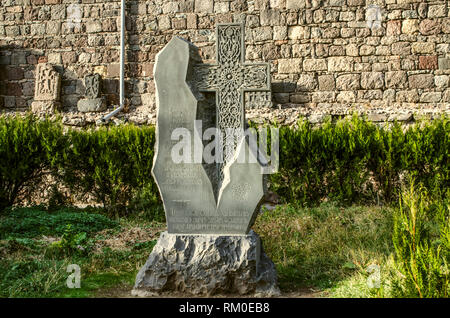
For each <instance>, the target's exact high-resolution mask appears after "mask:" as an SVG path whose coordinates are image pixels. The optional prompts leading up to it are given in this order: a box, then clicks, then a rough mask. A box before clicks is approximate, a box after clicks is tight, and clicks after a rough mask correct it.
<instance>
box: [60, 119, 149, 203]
mask: <svg viewBox="0 0 450 318" xmlns="http://www.w3.org/2000/svg"><path fill="white" fill-rule="evenodd" d="M154 133H155V131H154V128H153V127H143V128H138V127H136V126H133V125H123V126H121V127H112V128H109V127H102V128H100V129H98V130H95V131H92V130H88V131H75V130H71V131H70V132H69V139H70V147H68V148H66V149H65V150H64V156H63V160H60V161H59V164H58V169H59V176H60V179H61V180H62V181H63V182H64V183H65V184H66V185H67V186H68V187H69V189H70V190H71V191H72V192H73V193H78V194H81V196H85V195H86V194H93V195H94V196H95V198H96V199H97V201H98V202H101V203H103V204H104V206H105V207H107V208H117V209H121V208H122V207H123V206H124V205H126V204H127V203H128V202H129V200H130V199H131V198H132V196H133V193H134V192H136V189H142V188H144V187H147V188H148V189H150V190H151V191H152V192H153V193H155V194H156V193H157V188H156V185H155V184H154V182H153V179H152V177H151V173H150V171H151V167H152V163H153V147H154Z"/></svg>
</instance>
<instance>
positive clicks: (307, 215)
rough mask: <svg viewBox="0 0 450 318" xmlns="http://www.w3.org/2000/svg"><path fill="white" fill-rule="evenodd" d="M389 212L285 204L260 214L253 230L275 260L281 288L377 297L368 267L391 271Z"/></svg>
mask: <svg viewBox="0 0 450 318" xmlns="http://www.w3.org/2000/svg"><path fill="white" fill-rule="evenodd" d="M392 212H393V211H392V209H391V208H385V207H376V206H373V207H362V206H353V207H349V208H340V207H338V206H335V205H333V204H323V205H321V206H320V207H317V208H311V209H308V208H298V207H295V206H293V205H285V206H279V207H277V208H276V209H275V210H273V211H266V212H264V213H263V215H261V216H260V217H259V218H258V219H257V222H256V224H255V226H254V229H255V231H256V232H257V233H259V234H260V236H261V238H262V241H263V246H264V249H265V251H266V252H267V254H268V255H269V256H270V257H271V258H272V260H273V261H274V263H275V264H276V267H277V271H278V277H279V284H280V288H281V289H282V290H284V291H295V290H296V289H299V288H304V287H315V288H319V289H320V290H322V291H325V295H327V296H328V297H340V296H345V297H346V296H353V297H354V296H360V297H361V296H377V295H378V294H379V293H380V289H377V290H370V288H368V286H367V283H366V281H367V278H368V277H369V275H370V274H369V273H368V272H367V268H368V267H369V266H370V265H372V264H377V265H379V266H380V267H381V271H382V272H383V273H384V271H386V270H388V269H389V271H390V268H391V263H389V256H390V255H391V253H392V252H393V246H392V239H391V236H392ZM385 267H386V268H385ZM382 276H383V275H382ZM385 283H387V282H386V281H385Z"/></svg>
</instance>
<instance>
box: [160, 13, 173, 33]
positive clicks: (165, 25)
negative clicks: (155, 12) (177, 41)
mask: <svg viewBox="0 0 450 318" xmlns="http://www.w3.org/2000/svg"><path fill="white" fill-rule="evenodd" d="M158 28H159V29H160V30H161V31H166V30H170V28H171V21H170V17H169V16H167V15H161V16H158Z"/></svg>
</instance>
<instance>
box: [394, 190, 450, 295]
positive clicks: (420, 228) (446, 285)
mask: <svg viewBox="0 0 450 318" xmlns="http://www.w3.org/2000/svg"><path fill="white" fill-rule="evenodd" d="M449 199H450V192H449V190H448V189H447V190H446V195H445V199H444V200H441V199H437V200H436V199H432V198H430V197H429V196H428V194H427V192H426V191H425V190H424V189H423V188H422V187H421V186H420V187H419V189H418V191H415V189H414V184H413V183H411V186H410V188H409V190H408V191H405V192H404V193H403V194H402V196H401V199H400V204H399V208H397V211H396V213H395V214H394V231H393V237H392V239H393V243H394V248H395V254H396V258H395V261H396V265H397V267H398V269H399V271H400V272H401V274H402V276H401V278H399V279H396V280H395V281H394V284H393V292H394V295H395V296H400V297H420V298H430V297H433V298H436V297H437V298H439V297H445V298H446V297H449V290H450V274H449V270H450V268H449V266H450V219H449V218H450V213H449Z"/></svg>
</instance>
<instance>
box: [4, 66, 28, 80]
mask: <svg viewBox="0 0 450 318" xmlns="http://www.w3.org/2000/svg"><path fill="white" fill-rule="evenodd" d="M6 78H7V79H8V80H21V79H23V78H24V72H23V68H21V67H7V68H6Z"/></svg>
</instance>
